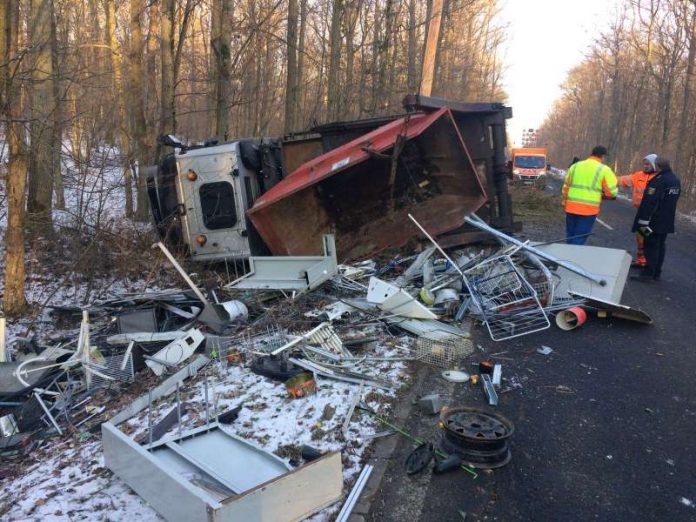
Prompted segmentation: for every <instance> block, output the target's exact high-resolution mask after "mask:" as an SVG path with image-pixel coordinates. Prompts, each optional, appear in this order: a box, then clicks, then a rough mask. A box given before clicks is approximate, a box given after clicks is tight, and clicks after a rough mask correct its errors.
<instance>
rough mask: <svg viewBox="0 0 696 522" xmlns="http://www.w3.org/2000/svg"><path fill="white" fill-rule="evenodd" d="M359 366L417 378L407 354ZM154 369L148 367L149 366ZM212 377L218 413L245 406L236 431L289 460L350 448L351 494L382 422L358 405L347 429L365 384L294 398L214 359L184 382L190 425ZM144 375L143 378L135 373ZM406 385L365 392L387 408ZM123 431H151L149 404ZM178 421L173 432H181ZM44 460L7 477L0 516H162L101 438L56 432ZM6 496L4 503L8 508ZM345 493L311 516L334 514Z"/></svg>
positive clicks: (325, 386)
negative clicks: (129, 482) (119, 468)
mask: <svg viewBox="0 0 696 522" xmlns="http://www.w3.org/2000/svg"><path fill="white" fill-rule="evenodd" d="M409 346H410V340H409V339H408V338H407V337H403V338H384V339H383V341H382V342H380V343H379V344H378V345H377V347H376V348H375V349H374V351H373V352H371V353H365V354H364V355H368V356H370V355H371V356H375V357H377V356H378V357H403V356H406V355H408V354H409ZM356 369H359V371H361V372H364V373H366V374H369V375H371V376H375V377H377V376H380V377H383V378H386V379H388V380H389V381H391V382H393V383H395V384H397V386H398V385H400V384H402V383H404V382H406V381H407V380H408V378H409V376H408V373H407V366H406V364H405V363H403V362H376V363H363V364H362V365H361V366H360V367H359V368H356ZM145 371H149V370H145ZM205 375H207V377H208V386H209V397H210V401H209V408H210V414H211V417H214V413H215V404H217V411H218V412H219V413H222V412H225V411H227V410H229V409H231V408H234V407H236V406H238V405H242V410H241V412H240V414H239V417H238V418H237V420H236V421H234V422H233V423H232V424H230V425H229V426H228V427H229V429H230V430H231V431H232V432H234V433H235V434H236V435H238V436H240V437H243V438H245V439H248V440H250V441H252V442H254V443H256V444H258V445H259V446H261V447H262V448H264V449H266V450H268V451H271V452H275V453H276V454H277V455H279V456H281V457H282V458H289V457H291V456H293V454H295V453H296V451H297V448H300V447H301V446H302V445H303V444H307V445H310V446H313V447H315V448H317V449H319V450H321V451H336V450H343V467H344V468H343V475H344V492H345V493H346V494H347V493H348V492H349V491H350V488H351V487H352V483H353V482H354V480H355V478H357V474H358V473H359V471H360V470H361V469H362V460H363V457H364V456H365V452H366V450H367V449H368V448H369V446H370V442H371V441H370V440H369V439H370V437H371V435H373V434H374V433H375V432H377V431H382V429H383V428H382V426H381V425H379V424H378V423H377V422H376V421H374V420H373V419H372V418H371V417H370V416H368V415H365V414H361V413H360V411H358V410H356V411H355V413H354V415H353V417H352V421H351V424H350V429H349V432H348V437H347V439H348V440H347V441H346V440H343V435H342V434H341V427H342V424H343V419H344V417H345V415H346V413H347V411H348V408H349V406H350V402H351V398H352V397H353V394H354V393H356V390H357V389H358V386H357V385H353V384H349V383H342V382H337V381H331V380H328V379H322V378H320V377H319V378H318V391H317V393H316V394H315V395H312V396H309V397H305V398H302V399H295V400H293V399H290V398H288V395H287V392H286V390H285V386H284V385H283V384H282V383H279V382H275V381H271V380H270V379H267V378H266V377H262V376H258V375H256V374H254V373H252V372H251V371H250V370H248V369H247V368H245V367H243V366H236V365H235V366H229V367H228V366H227V365H226V364H225V363H223V362H220V361H214V362H212V363H211V364H209V365H208V367H206V369H205V370H202V371H201V373H199V375H198V376H197V377H195V378H193V379H191V380H190V381H187V382H186V383H185V384H184V386H183V387H182V392H181V400H182V401H183V402H187V403H189V404H190V405H191V406H190V408H189V410H188V413H186V415H184V417H183V419H182V425H183V429H184V430H186V429H191V428H194V427H198V426H201V425H203V424H204V423H205V402H204V396H205V392H204V388H205V384H204V383H205V377H204V376H205ZM136 378H137V377H136ZM396 394H397V391H396V390H391V391H386V390H381V389H375V388H371V387H367V386H366V387H365V388H364V390H363V395H362V397H363V400H365V402H367V403H368V405H369V406H370V407H371V408H373V409H375V410H376V411H378V412H380V413H385V412H388V411H389V409H390V408H391V402H392V401H393V400H394V398H395V397H396ZM175 404H176V402H175V394H172V395H171V396H169V397H166V398H163V399H162V400H161V401H159V402H158V403H156V405H155V406H154V407H153V423H156V422H157V421H159V420H160V419H161V418H162V417H163V416H164V415H165V414H166V413H167V412H168V411H169V410H170V409H171V408H172V407H173V406H174V405H175ZM121 429H122V430H123V431H124V432H125V433H128V434H129V436H131V437H133V438H140V437H145V436H146V433H147V411H143V412H141V413H140V414H139V415H138V416H136V417H134V418H133V419H131V420H129V421H126V422H124V423H123V424H122V425H121ZM175 430H176V428H174V430H173V431H175ZM32 457H33V459H34V461H35V463H34V464H32V465H31V466H30V467H29V468H28V469H26V470H24V471H23V472H22V473H21V476H20V477H19V478H16V479H14V480H12V479H10V480H5V484H2V488H3V489H4V490H5V491H8V490H11V491H12V500H11V502H12V504H9V502H10V499H9V498H6V499H3V500H2V501H0V518H2V519H5V520H66V521H67V520H71V521H72V520H144V521H148V520H160V517H159V516H158V515H157V513H156V512H155V511H154V510H152V509H151V508H150V507H149V506H148V505H147V504H146V503H145V502H144V501H143V500H141V499H140V497H138V496H137V495H136V494H135V493H134V492H133V491H131V490H130V489H129V488H128V487H127V486H126V485H125V484H124V483H123V482H121V481H120V480H119V479H118V478H117V477H115V476H114V475H113V474H112V473H111V472H110V471H109V470H108V469H106V468H105V467H104V460H103V457H102V452H101V443H100V442H99V437H98V436H89V435H88V434H79V435H75V436H73V437H72V438H67V439H66V438H63V439H54V440H53V441H50V442H49V443H47V444H46V445H45V446H44V447H42V448H41V449H40V450H38V451H35V452H34V453H33V455H32ZM3 504H5V505H4V506H3ZM341 504H342V501H339V502H337V503H336V504H334V505H332V506H329V507H328V508H326V509H324V510H323V511H322V512H320V513H318V514H317V515H315V516H314V517H312V518H311V520H312V521H314V522H322V521H324V520H329V519H330V517H331V516H332V515H335V514H336V512H337V511H338V509H340V506H341Z"/></svg>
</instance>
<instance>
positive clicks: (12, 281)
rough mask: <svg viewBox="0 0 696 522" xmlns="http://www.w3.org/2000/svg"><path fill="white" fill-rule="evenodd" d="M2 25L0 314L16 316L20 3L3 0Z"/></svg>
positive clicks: (20, 266)
mask: <svg viewBox="0 0 696 522" xmlns="http://www.w3.org/2000/svg"><path fill="white" fill-rule="evenodd" d="M0 16H2V18H3V21H4V27H3V29H4V31H3V36H5V38H3V39H2V40H3V45H2V47H3V49H2V72H3V79H4V82H3V90H4V94H5V96H4V99H5V100H4V101H5V102H6V103H5V105H4V107H3V108H4V119H5V129H6V133H7V141H8V143H9V157H8V173H7V231H6V232H5V248H6V250H5V289H4V295H3V311H4V313H5V315H8V316H16V315H20V314H22V313H24V312H25V311H26V309H27V301H26V297H25V295H24V216H25V209H24V205H25V189H26V183H27V159H26V145H25V143H24V128H23V126H22V123H21V118H22V85H21V84H20V83H19V82H20V80H19V77H18V75H17V72H18V71H19V67H20V62H21V56H20V55H19V54H18V43H19V34H18V32H19V27H20V20H19V2H18V1H17V0H2V13H0Z"/></svg>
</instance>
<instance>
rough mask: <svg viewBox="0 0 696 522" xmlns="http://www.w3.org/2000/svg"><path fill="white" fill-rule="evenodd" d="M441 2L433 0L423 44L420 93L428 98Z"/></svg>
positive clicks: (437, 39) (432, 75) (436, 45)
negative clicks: (425, 38) (426, 36)
mask: <svg viewBox="0 0 696 522" xmlns="http://www.w3.org/2000/svg"><path fill="white" fill-rule="evenodd" d="M442 2H443V0H433V7H432V15H431V17H430V20H429V22H428V38H427V41H426V43H425V52H424V53H423V66H422V72H421V86H420V93H421V94H422V95H424V96H430V95H431V94H432V92H433V81H434V76H435V58H436V56H437V48H438V43H439V40H440V23H441V21H442Z"/></svg>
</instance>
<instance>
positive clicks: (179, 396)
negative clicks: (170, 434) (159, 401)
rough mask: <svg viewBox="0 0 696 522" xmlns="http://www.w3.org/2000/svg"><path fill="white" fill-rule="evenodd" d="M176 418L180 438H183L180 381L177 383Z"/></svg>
mask: <svg viewBox="0 0 696 522" xmlns="http://www.w3.org/2000/svg"><path fill="white" fill-rule="evenodd" d="M176 418H177V429H178V431H179V439H180V440H181V386H180V383H178V382H177V383H176Z"/></svg>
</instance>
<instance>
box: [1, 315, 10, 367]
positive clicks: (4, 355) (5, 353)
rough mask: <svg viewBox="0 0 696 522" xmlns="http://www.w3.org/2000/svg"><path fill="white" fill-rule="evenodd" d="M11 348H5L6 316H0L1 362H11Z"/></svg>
mask: <svg viewBox="0 0 696 522" xmlns="http://www.w3.org/2000/svg"><path fill="white" fill-rule="evenodd" d="M10 361H12V357H11V356H10V350H9V349H7V348H5V318H4V317H0V362H10Z"/></svg>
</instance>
